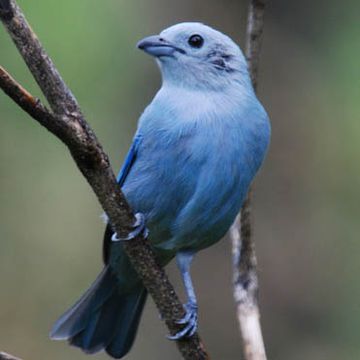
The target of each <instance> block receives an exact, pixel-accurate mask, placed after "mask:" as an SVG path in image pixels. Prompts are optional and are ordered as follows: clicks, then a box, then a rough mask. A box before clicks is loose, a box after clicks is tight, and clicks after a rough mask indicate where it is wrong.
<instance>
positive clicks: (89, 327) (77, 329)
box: [50, 267, 146, 359]
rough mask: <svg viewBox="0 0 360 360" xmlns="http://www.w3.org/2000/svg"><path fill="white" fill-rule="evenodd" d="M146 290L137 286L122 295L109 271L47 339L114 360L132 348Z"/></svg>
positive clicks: (62, 318)
mask: <svg viewBox="0 0 360 360" xmlns="http://www.w3.org/2000/svg"><path fill="white" fill-rule="evenodd" d="M145 299H146V290H145V288H144V287H142V286H141V285H138V286H137V287H136V288H134V289H133V291H132V292H130V293H121V292H120V289H119V288H118V287H117V281H116V278H115V276H114V275H112V273H111V271H110V270H109V268H108V267H106V268H105V269H104V270H103V272H102V273H101V274H100V275H99V276H98V278H97V279H96V281H95V282H94V284H93V285H92V286H91V287H90V289H89V290H88V291H87V292H86V293H85V294H84V295H83V296H82V297H81V299H80V300H79V301H78V302H77V303H76V304H75V305H74V306H73V307H72V308H70V309H69V310H68V311H67V312H65V314H64V315H63V316H61V318H60V319H59V320H58V321H57V322H56V323H55V325H54V328H53V330H52V331H51V334H50V337H51V338H52V339H54V340H68V341H69V342H70V344H71V345H74V346H76V347H79V348H81V349H82V350H83V351H84V352H86V353H89V354H93V353H96V352H98V351H100V350H103V349H104V350H106V352H108V353H109V355H111V356H113V357H114V358H117V359H119V358H121V357H123V356H124V355H125V354H126V353H127V352H128V351H129V350H130V348H131V346H132V344H133V342H134V339H135V335H136V331H137V328H138V325H139V321H140V317H141V313H142V309H143V307H144V304H145Z"/></svg>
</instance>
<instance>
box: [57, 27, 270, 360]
mask: <svg viewBox="0 0 360 360" xmlns="http://www.w3.org/2000/svg"><path fill="white" fill-rule="evenodd" d="M138 48H140V49H142V50H143V51H145V52H146V53H148V54H150V55H152V56H154V57H155V58H156V61H157V63H158V65H159V67H160V70H161V74H162V86H161V89H160V90H159V92H158V93H157V94H156V96H155V98H154V99H153V101H152V102H151V104H150V105H149V106H148V107H147V108H146V109H145V111H144V113H143V114H142V116H141V118H140V120H139V124H138V129H137V132H136V134H135V137H134V141H133V144H132V146H131V148H130V151H129V153H128V156H127V158H126V160H125V163H124V165H123V168H122V170H121V171H120V174H119V177H118V181H119V185H120V186H121V187H122V190H123V192H124V193H125V195H126V198H127V199H128V201H129V202H130V205H131V206H132V208H133V209H134V210H135V211H136V212H137V224H135V226H134V227H135V229H134V232H133V234H131V236H130V237H129V238H128V239H119V237H118V236H117V235H116V234H114V233H113V231H112V230H111V227H110V225H108V227H107V230H106V232H105V239H104V262H105V267H104V269H103V271H102V272H101V274H100V275H99V276H98V278H97V279H96V281H95V282H94V284H93V285H92V286H91V287H90V289H89V290H88V291H87V292H86V293H85V294H84V295H83V296H82V298H81V299H80V300H79V301H78V302H77V303H76V304H75V305H74V306H73V307H72V308H70V309H69V310H68V311H67V312H66V313H65V314H64V315H63V316H62V317H61V318H60V319H59V320H58V321H57V322H56V324H55V326H54V328H53V330H52V333H51V337H52V338H53V339H57V340H64V339H66V340H69V342H70V343H71V344H72V345H75V346H77V347H79V348H81V349H83V350H84V351H85V352H87V353H95V352H97V351H100V350H103V349H104V350H105V351H106V352H107V353H108V354H109V355H111V356H113V357H114V358H121V357H123V356H124V355H125V354H126V353H127V352H128V351H129V350H130V348H131V346H132V344H133V341H134V338H135V334H136V330H137V327H138V324H139V321H140V316H141V312H142V309H143V307H144V304H145V299H146V289H145V288H144V286H143V285H142V283H141V281H140V279H139V277H138V276H137V274H136V272H135V270H134V269H133V268H132V266H131V264H130V261H129V259H128V258H127V256H126V254H125V253H124V251H123V241H125V240H130V241H131V237H132V236H135V234H136V233H138V232H139V231H144V233H145V232H147V230H146V229H145V228H144V221H146V228H147V229H148V231H149V239H150V242H151V244H152V246H153V247H154V249H155V252H156V255H157V258H158V260H159V262H160V263H161V264H162V265H166V264H168V263H169V261H170V260H171V259H173V258H174V257H176V259H177V263H178V265H179V269H180V271H181V274H182V277H183V280H184V285H185V288H186V291H187V294H188V302H187V303H186V305H185V310H186V316H185V318H183V319H181V320H180V321H179V323H181V324H183V326H184V327H183V329H182V330H181V331H180V332H179V333H178V334H176V335H175V336H173V337H172V338H173V339H180V338H182V337H189V336H192V335H193V334H194V332H195V331H196V328H197V303H196V297H195V292H194V289H193V285H192V282H191V277H190V263H191V260H192V258H193V256H194V255H195V254H196V253H197V252H198V251H199V250H201V249H204V248H207V247H208V246H210V245H212V244H214V243H215V242H217V241H219V240H220V239H221V238H222V237H223V236H224V235H225V233H226V232H227V230H228V229H229V227H230V226H231V224H232V223H233V221H234V219H235V217H236V215H237V213H238V212H239V210H240V209H241V206H242V204H243V201H244V199H245V197H246V194H247V192H248V189H249V186H250V184H251V182H252V180H253V179H254V176H255V174H256V172H257V171H258V169H259V167H260V165H261V164H262V162H263V159H264V156H265V153H266V150H267V148H268V144H269V138H270V125H269V120H268V116H267V114H266V112H265V111H264V109H263V107H262V106H261V104H260V102H259V100H258V99H257V97H256V96H255V93H254V90H253V87H252V85H251V81H250V77H249V73H248V68H247V64H246V61H245V58H244V56H243V54H242V52H241V50H240V49H239V47H238V46H237V45H236V44H235V43H234V42H233V41H232V40H231V39H230V38H229V37H228V36H226V35H224V34H222V33H221V32H219V31H216V30H214V29H212V28H210V27H208V26H205V25H203V24H200V23H182V24H178V25H175V26H172V27H170V28H168V29H166V30H164V31H163V32H161V34H160V35H156V36H150V37H148V38H145V39H144V40H142V41H140V42H139V44H138Z"/></svg>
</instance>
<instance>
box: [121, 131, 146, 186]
mask: <svg viewBox="0 0 360 360" xmlns="http://www.w3.org/2000/svg"><path fill="white" fill-rule="evenodd" d="M141 139H142V136H141V135H140V134H137V135H136V136H135V137H134V140H133V143H132V144H131V147H130V149H129V152H128V153H127V155H126V159H125V162H124V165H123V166H122V168H121V170H120V172H119V175H118V177H117V181H118V183H119V185H120V187H122V186H123V185H124V182H125V180H126V177H127V175H128V174H129V172H130V169H131V167H132V165H133V164H134V162H135V160H136V156H137V152H138V149H139V145H140V142H141Z"/></svg>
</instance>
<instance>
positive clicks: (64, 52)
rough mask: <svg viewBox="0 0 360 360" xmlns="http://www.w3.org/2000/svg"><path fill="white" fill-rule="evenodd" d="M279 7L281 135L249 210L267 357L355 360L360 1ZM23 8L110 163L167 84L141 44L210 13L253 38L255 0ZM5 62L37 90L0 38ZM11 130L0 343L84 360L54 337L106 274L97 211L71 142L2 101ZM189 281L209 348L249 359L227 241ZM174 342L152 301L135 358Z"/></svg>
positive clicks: (265, 82) (274, 17)
mask: <svg viewBox="0 0 360 360" xmlns="http://www.w3.org/2000/svg"><path fill="white" fill-rule="evenodd" d="M270 3H271V4H270V6H269V8H268V11H267V15H266V29H265V38H264V48H263V53H262V59H261V74H260V89H259V90H260V97H261V99H262V101H263V102H264V104H265V107H266V108H267V110H268V112H269V114H270V116H271V118H272V124H273V140H272V147H271V150H270V153H269V157H268V159H267V162H266V165H265V166H264V169H263V171H262V172H261V174H260V176H259V177H258V180H257V183H256V196H255V202H254V207H255V216H256V230H255V237H256V242H257V251H258V258H259V272H260V281H261V305H262V314H263V315H262V322H263V326H264V332H265V334H264V335H265V341H266V344H267V348H268V351H269V358H270V359H277V360H278V359H279V360H280V359H291V360H297V359H304V358H306V359H317V360H322V359H324V360H325V359H326V360H335V359H340V358H341V359H349V360H350V359H357V358H359V357H360V347H359V345H358V331H357V330H358V328H359V324H360V306H359V303H360V301H359V299H360V285H359V282H358V276H359V275H360V262H359V253H360V242H359V241H358V240H359V233H360V223H359V221H358V216H359V213H360V205H359V204H360V201H359V188H360V171H359V164H358V154H359V152H360V142H359V133H360V122H359V118H360V102H359V98H360V90H359V89H360V86H359V79H360V67H359V65H358V63H359V58H360V47H359V45H358V44H359V39H360V27H359V18H358V14H359V13H360V4H359V2H358V1H356V0H345V1H343V2H339V1H335V0H329V1H326V2H325V1H324V0H322V1H317V2H312V1H310V0H305V1H302V2H299V1H295V0H289V1H286V2H276V1H270ZM19 4H20V5H21V6H22V8H23V10H24V11H25V13H26V15H27V18H28V20H29V21H30V23H31V24H32V26H33V28H34V30H35V31H36V32H37V34H38V36H39V38H40V39H41V41H42V42H43V44H44V45H45V47H46V49H47V50H48V52H49V53H50V55H51V56H52V57H53V59H54V61H55V63H56V65H57V66H58V68H59V70H60V72H61V73H62V75H63V77H64V78H65V79H66V81H67V82H68V83H69V85H70V87H71V88H72V90H73V91H74V93H75V94H76V96H77V98H78V100H79V102H80V103H81V105H82V108H83V110H84V112H85V113H86V115H87V118H88V120H89V122H90V123H91V125H92V126H93V128H94V129H95V131H96V133H97V134H98V136H99V138H100V140H101V141H102V142H103V144H104V147H105V149H106V150H107V151H108V152H109V154H110V157H111V159H112V162H113V166H114V168H115V169H118V168H119V167H120V166H121V162H122V160H123V157H124V154H125V153H126V151H127V148H128V146H129V144H130V142H131V138H132V134H133V132H134V130H135V128H136V121H137V119H138V117H139V114H140V113H141V111H142V110H143V108H144V107H145V106H146V104H147V103H148V102H149V101H150V100H151V97H152V96H153V94H154V92H155V91H156V89H157V88H158V86H159V84H160V77H159V74H158V71H157V69H156V66H155V65H154V63H153V61H152V60H151V59H150V58H148V57H146V56H145V55H144V54H142V53H140V52H138V51H137V50H136V49H135V44H136V42H137V41H138V40H139V39H141V38H142V37H143V36H146V35H149V34H152V33H157V32H159V31H160V30H161V29H162V28H164V27H166V26H169V25H171V24H173V23H176V22H180V21H185V20H186V21H188V20H199V21H203V22H205V23H208V24H210V25H212V26H214V27H217V28H219V29H220V30H222V31H224V32H226V33H228V34H229V35H230V36H232V37H233V38H234V39H235V40H237V41H238V42H239V43H240V44H244V30H245V20H246V7H247V1H245V0H242V1H235V0H227V1H219V0H207V1H205V0H196V1H190V0H185V1H182V2H180V1H175V0H170V1H169V0H168V1H165V0H153V1H146V0H137V1H131V2H130V1H124V0H109V1H102V2H101V3H100V2H99V1H95V0H77V1H70V0H63V1H45V0H38V1H36V2H30V1H25V0H22V1H20V0H19ZM0 30H1V29H0ZM0 63H1V65H3V66H5V67H6V68H7V69H8V70H9V71H10V72H11V73H12V74H13V75H14V76H15V77H16V78H17V79H18V80H19V81H20V82H21V83H22V84H23V85H24V86H26V88H28V89H29V90H30V91H31V92H33V93H34V94H36V95H37V96H40V92H39V90H38V89H37V86H36V84H35V83H34V81H33V80H32V79H31V77H30V75H29V72H28V70H27V69H26V67H25V66H24V64H23V62H22V60H21V59H20V56H19V55H18V53H17V51H16V49H15V48H14V46H13V45H12V43H11V41H10V40H9V37H8V35H7V34H6V33H5V31H3V30H2V31H0ZM0 129H1V131H0V164H1V172H0V284H1V296H0V323H1V326H0V349H1V350H4V351H8V352H11V353H14V354H16V355H18V356H20V357H22V358H24V360H26V359H37V358H38V359H46V358H50V359H52V360H57V359H59V360H60V359H64V358H66V359H87V357H86V356H85V355H83V354H82V353H80V352H79V351H78V350H75V349H72V348H70V347H68V346H66V344H63V343H56V342H51V341H50V340H49V339H48V337H47V333H48V331H49V329H50V327H51V324H52V323H53V321H54V320H55V319H56V317H57V316H58V315H60V313H61V312H62V311H63V310H65V309H66V308H67V307H68V306H69V305H70V304H72V303H73V301H74V300H75V299H76V298H77V297H78V296H79V295H80V294H81V293H82V292H83V290H85V288H86V287H87V286H88V285H89V283H90V282H91V281H92V280H93V279H94V277H95V276H96V273H97V272H98V271H99V270H100V268H101V258H100V249H101V238H102V231H103V227H104V226H103V224H102V222H101V220H100V214H101V209H100V207H99V205H98V204H97V201H96V199H95V198H94V196H93V194H92V192H91V191H90V189H89V187H88V185H87V184H86V182H85V181H84V179H83V178H82V176H81V175H80V174H79V172H78V170H77V169H76V168H75V165H74V164H73V161H72V160H71V158H70V156H69V154H68V152H67V150H66V149H65V148H64V146H63V145H62V144H61V143H60V142H58V141H57V140H55V138H54V137H53V136H50V135H49V134H47V133H46V132H45V131H44V130H43V129H42V128H41V127H40V126H38V124H36V123H35V122H34V121H32V120H31V119H29V117H28V116H27V115H25V114H24V113H23V112H22V111H21V110H19V109H18V108H17V107H16V106H15V105H14V104H13V103H12V102H11V101H10V100H9V99H8V98H7V97H6V96H5V95H3V94H0ZM213 264H216V266H213ZM215 269H216V270H215ZM169 271H170V273H171V277H172V279H174V282H175V284H176V285H177V286H178V284H179V279H178V276H177V273H176V271H174V269H173V265H172V266H170V270H169ZM194 276H195V281H196V288H197V292H198V294H199V300H200V327H201V333H202V335H203V337H204V339H205V342H206V344H207V345H208V347H209V350H210V352H211V353H212V354H213V357H214V358H219V359H223V360H230V359H235V358H239V353H240V351H241V350H240V349H241V347H240V342H239V337H238V333H237V324H236V321H235V318H234V306H233V303H232V289H231V260H230V246H229V243H228V242H227V241H226V240H225V241H222V242H221V243H219V244H217V245H216V246H214V247H213V248H211V249H209V250H207V251H205V252H203V253H201V254H199V256H198V259H197V261H196V262H195V264H194ZM209 279H211V282H210V280H209ZM178 287H179V288H180V289H181V286H178ZM180 291H181V290H180ZM219 294H221V296H219ZM164 335H165V327H164V326H163V325H162V324H161V321H160V320H159V319H158V316H157V313H156V310H155V309H154V305H153V304H152V302H151V301H149V305H148V307H147V310H146V311H145V314H144V319H143V321H142V325H141V330H140V333H139V336H138V339H137V342H136V344H135V346H134V350H133V351H132V352H131V354H130V355H129V356H128V359H134V360H135V359H143V358H144V356H145V354H146V358H149V359H150V358H151V359H169V358H171V359H178V358H179V355H178V354H177V351H176V349H175V346H174V345H173V344H171V343H170V342H168V341H165V340H164ZM98 357H99V358H103V359H105V358H106V357H105V356H104V355H99V356H98Z"/></svg>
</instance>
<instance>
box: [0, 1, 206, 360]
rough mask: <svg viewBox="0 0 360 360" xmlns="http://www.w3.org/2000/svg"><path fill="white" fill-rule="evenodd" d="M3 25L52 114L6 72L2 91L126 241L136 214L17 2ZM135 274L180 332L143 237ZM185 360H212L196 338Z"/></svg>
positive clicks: (135, 249)
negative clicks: (48, 140) (49, 141)
mask: <svg viewBox="0 0 360 360" xmlns="http://www.w3.org/2000/svg"><path fill="white" fill-rule="evenodd" d="M0 19H1V21H2V23H3V25H4V26H5V28H6V29H7V31H8V33H9V35H10V36H11V38H12V40H13V42H14V43H15V45H16V47H17V48H18V50H19V52H20V54H21V56H22V57H23V59H24V61H25V63H26V64H27V66H28V68H29V70H30V71H31V73H32V75H33V76H34V78H35V80H36V81H37V83H38V85H39V87H40V89H41V90H42V92H43V94H44V95H45V97H46V99H47V101H48V102H49V105H50V108H51V110H48V109H47V108H46V107H45V106H44V105H42V104H41V103H40V101H39V100H37V99H35V98H34V97H33V96H32V95H31V94H29V93H28V92H27V91H26V90H25V89H24V88H23V87H22V86H21V85H19V84H18V83H16V81H15V80H14V79H13V78H12V77H11V76H10V75H9V74H7V72H6V71H5V70H4V69H3V68H0V87H1V88H2V89H3V90H4V92H5V93H6V94H7V95H9V96H10V97H11V98H12V99H13V100H14V101H15V102H16V103H17V104H18V105H19V106H20V107H21V108H22V109H23V110H25V111H26V112H27V113H28V114H29V115H31V116H32V117H33V118H34V119H35V120H36V121H38V122H39V123H40V124H41V125H43V126H44V127H45V128H46V129H48V130H49V131H50V132H52V133H53V134H54V135H55V136H57V137H58V138H59V139H60V140H61V141H62V142H63V143H64V144H66V145H67V147H68V148H69V150H70V152H71V154H72V157H73V159H74V160H75V162H76V164H77V166H78V168H79V169H80V171H81V172H82V174H83V175H84V177H85V178H86V180H87V181H88V183H89V184H90V186H91V188H92V190H93V191H94V193H95V195H96V196H97V198H98V200H99V202H100V204H101V206H102V207H103V209H104V211H105V213H106V214H107V215H108V217H109V221H110V223H111V224H112V227H113V229H114V231H116V232H117V233H118V234H119V235H120V236H126V235H127V234H128V232H129V231H130V230H131V225H132V224H133V223H134V220H135V219H134V215H133V212H132V209H131V208H130V206H129V204H128V203H127V201H126V199H125V197H124V194H123V193H122V192H121V189H120V187H119V186H118V184H117V182H116V178H115V175H114V173H113V170H112V168H111V166H110V162H109V158H108V156H107V154H106V153H105V152H104V150H103V148H102V146H101V144H100V143H99V141H98V140H97V138H96V136H95V134H94V132H93V131H92V129H91V128H90V126H89V125H88V123H87V122H86V120H85V118H84V116H83V114H82V112H81V110H80V107H79V105H78V103H77V101H76V99H75V97H74V96H73V94H72V93H71V91H70V90H69V88H68V87H67V86H66V84H65V82H64V81H63V79H62V78H61V76H60V74H59V72H58V71H57V69H56V67H55V65H54V63H53V62H52V60H51V59H50V58H49V56H48V55H47V53H46V52H45V50H44V48H43V47H42V45H41V43H40V41H39V40H38V38H37V36H36V34H35V33H34V32H33V30H32V29H31V28H30V26H29V24H28V23H27V21H26V19H25V17H24V15H23V13H22V12H21V10H20V8H19V6H18V5H17V4H16V2H15V0H0ZM124 248H125V250H126V253H127V255H128V256H129V258H130V260H131V262H132V264H133V266H134V268H135V269H136V271H137V272H138V274H139V275H140V277H141V278H142V281H143V283H144V285H145V286H146V288H147V289H148V291H149V293H150V295H151V296H152V297H153V299H154V302H155V304H156V305H157V307H158V310H159V312H160V314H161V317H162V318H163V319H164V320H165V322H166V325H167V326H168V328H169V330H170V334H174V333H176V332H177V331H179V329H180V327H179V325H177V324H176V323H175V321H176V320H177V319H179V318H181V317H182V316H183V315H184V309H183V306H182V304H181V302H180V300H179V298H178V296H177V295H176V293H175V291H174V288H173V286H172V285H171V283H170V282H169V280H168V278H167V276H166V274H165V272H164V270H163V269H162V268H161V267H160V266H159V265H158V264H157V263H156V260H155V257H154V253H153V251H152V248H151V246H150V245H149V243H148V241H147V240H146V239H144V238H143V237H142V236H141V235H139V236H138V237H137V238H136V239H134V240H133V241H129V242H126V244H125V245H124ZM177 346H178V348H179V351H180V352H181V354H182V356H183V358H184V359H192V360H194V359H201V360H203V359H209V356H208V355H207V353H206V351H205V349H204V346H203V344H202V343H201V340H200V338H199V336H198V334H195V335H194V336H193V337H191V338H189V339H184V340H180V341H177Z"/></svg>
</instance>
